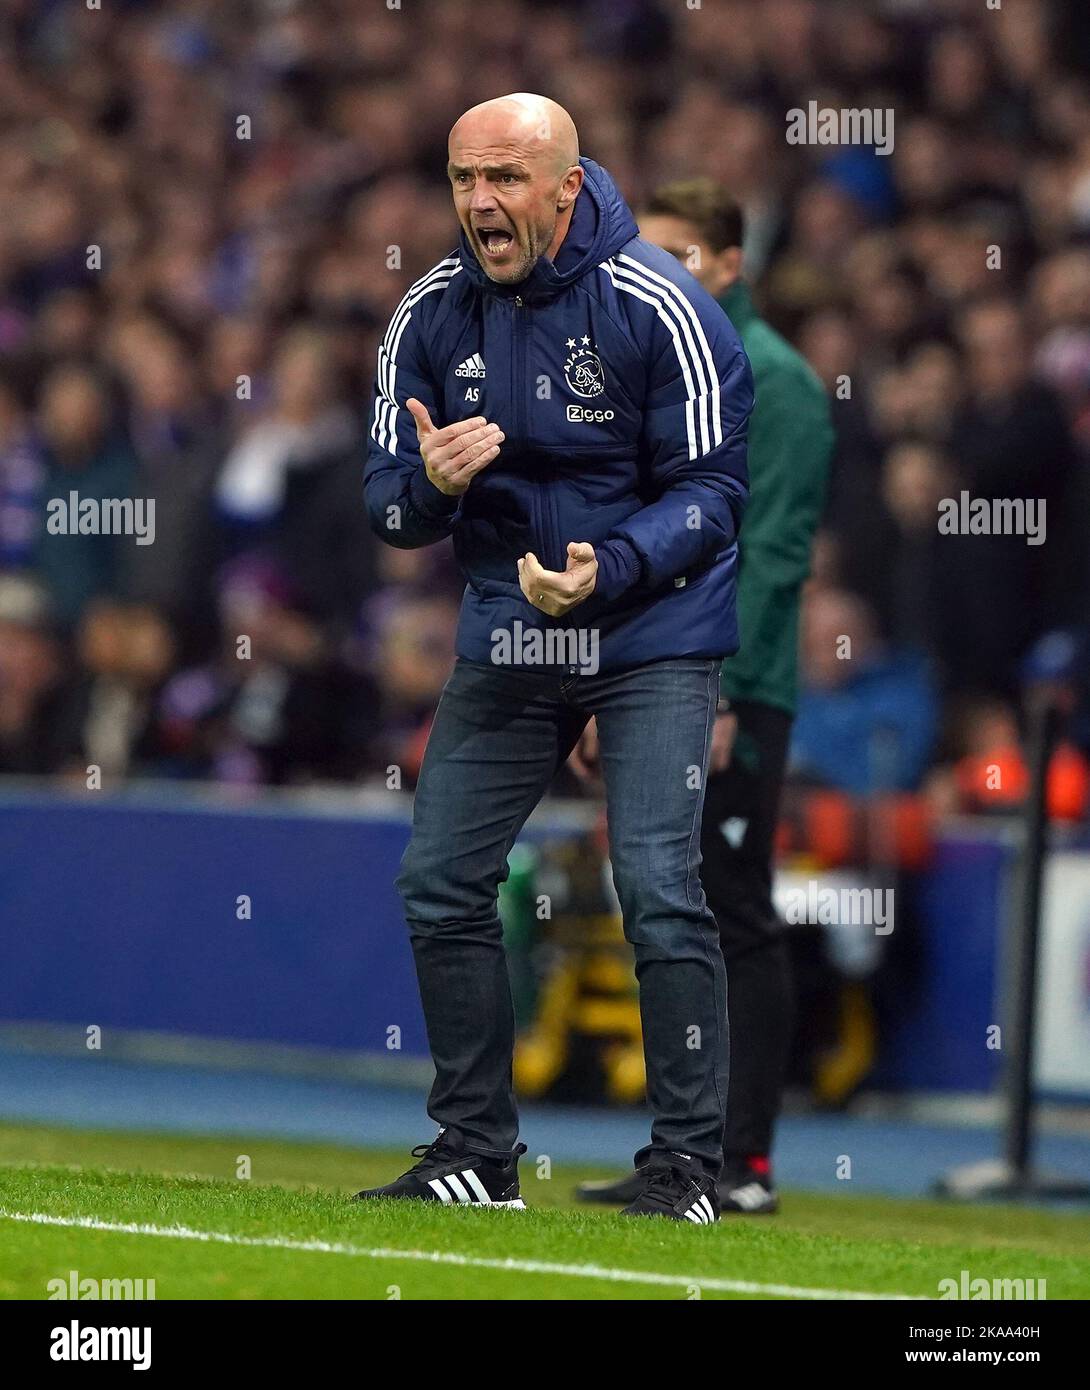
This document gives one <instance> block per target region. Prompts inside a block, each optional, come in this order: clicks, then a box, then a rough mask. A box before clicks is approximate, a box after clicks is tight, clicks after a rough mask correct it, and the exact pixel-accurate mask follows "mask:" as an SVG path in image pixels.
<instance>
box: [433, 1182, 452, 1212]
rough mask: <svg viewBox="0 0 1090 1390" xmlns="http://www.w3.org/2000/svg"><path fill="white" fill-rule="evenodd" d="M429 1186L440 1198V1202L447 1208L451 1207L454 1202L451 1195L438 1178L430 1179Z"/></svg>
mask: <svg viewBox="0 0 1090 1390" xmlns="http://www.w3.org/2000/svg"><path fill="white" fill-rule="evenodd" d="M428 1186H429V1187H430V1188H431V1190H432V1191H433V1192H434V1193H435V1195H436V1196H437V1197H438V1198H439V1200H440V1201H441V1202H442V1203H443V1205H444V1206H445V1207H449V1206H450V1204H451V1201H452V1198H451V1195H450V1193H449V1192H448V1191H447V1189H446V1188H445V1187H444V1186H443V1184H442V1183H441V1182H440V1180H439V1179H438V1178H429V1179H428Z"/></svg>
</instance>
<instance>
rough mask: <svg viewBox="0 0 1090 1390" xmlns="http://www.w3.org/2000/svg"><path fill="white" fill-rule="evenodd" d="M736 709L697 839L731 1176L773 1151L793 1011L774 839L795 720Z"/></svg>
mask: <svg viewBox="0 0 1090 1390" xmlns="http://www.w3.org/2000/svg"><path fill="white" fill-rule="evenodd" d="M731 708H732V709H733V711H734V713H735V714H736V715H737V716H738V732H737V736H736V738H735V742H734V749H733V753H732V756H731V761H730V765H729V767H727V769H726V770H725V771H723V772H718V773H714V774H712V775H711V776H710V777H709V778H708V786H707V791H706V795H705V801H704V819H703V823H702V827H701V838H700V848H701V853H702V855H703V864H702V866H701V869H700V877H701V881H702V882H703V884H704V892H705V894H706V896H707V899H708V906H709V907H710V908H711V910H712V912H713V913H714V914H715V920H716V922H717V923H718V925H719V937H720V941H721V943H722V947H723V958H724V960H725V962H726V967H727V1002H728V1009H729V1012H730V1070H729V1076H730V1081H729V1085H728V1088H727V1122H726V1133H725V1136H724V1145H723V1149H724V1155H723V1156H724V1171H726V1170H727V1168H728V1167H729V1164H730V1161H731V1159H732V1158H748V1157H750V1156H753V1155H756V1154H768V1153H770V1152H771V1149H772V1133H773V1129H774V1127H775V1123H776V1117H777V1115H778V1113H779V1109H780V1101H781V1096H782V1093H783V1086H784V1079H785V1076H786V1072H787V1065H788V1060H789V1057H790V1051H791V1039H792V1031H793V1028H794V1012H795V1011H794V994H793V986H792V979H791V962H790V957H789V955H788V948H787V943H786V940H785V937H784V927H783V924H782V923H781V921H780V919H779V917H778V916H777V914H776V911H775V908H774V907H773V905H772V851H773V841H774V838H775V833H776V824H777V820H778V818H779V807H780V795H781V792H782V790H783V779H784V769H785V766H786V762H787V746H788V741H789V739H790V736H791V722H792V721H791V717H790V715H788V714H786V713H785V712H784V711H783V710H779V709H774V708H773V707H772V706H770V705H762V704H757V703H754V702H749V701H738V702H735V703H732V706H731Z"/></svg>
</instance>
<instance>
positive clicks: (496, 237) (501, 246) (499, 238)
mask: <svg viewBox="0 0 1090 1390" xmlns="http://www.w3.org/2000/svg"><path fill="white" fill-rule="evenodd" d="M477 238H478V240H479V241H480V243H481V245H482V247H483V248H484V253H485V255H486V256H493V257H499V256H502V255H503V254H504V252H505V251H506V250H507V248H508V247H509V246H510V245H511V243H512V242H513V241H514V237H513V236H512V235H511V233H510V232H508V231H505V230H504V229H503V228H502V227H478V228H477Z"/></svg>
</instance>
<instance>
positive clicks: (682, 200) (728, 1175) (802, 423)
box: [579, 178, 834, 1214]
mask: <svg viewBox="0 0 1090 1390" xmlns="http://www.w3.org/2000/svg"><path fill="white" fill-rule="evenodd" d="M639 224H640V235H641V236H642V237H643V238H644V239H645V240H646V241H651V242H654V243H655V244H656V245H658V246H661V247H663V249H664V250H667V251H670V252H671V253H672V254H673V255H675V256H676V257H677V259H678V260H679V261H680V262H681V263H682V265H684V266H685V267H686V268H687V269H688V270H689V271H691V272H692V274H693V275H695V276H696V278H697V279H698V280H699V281H700V283H701V284H702V285H703V286H704V288H705V289H706V290H707V291H708V292H709V293H710V294H711V295H712V296H713V297H714V298H716V299H717V300H718V301H719V303H720V304H721V305H722V307H723V309H724V311H725V312H726V314H727V316H728V317H729V318H730V320H731V322H732V323H733V324H734V326H735V328H736V329H737V330H738V333H739V335H740V337H741V339H742V345H743V347H744V348H745V350H746V354H747V355H748V357H749V360H750V363H751V365H752V367H753V377H754V386H755V392H756V399H755V404H754V408H753V415H752V417H751V419H750V426H749V479H750V498H749V504H748V506H747V508H746V514H745V520H744V522H743V525H742V528H741V531H740V533H739V538H738V549H739V565H740V570H739V580H738V619H739V626H740V630H741V639H742V644H741V648H740V650H739V652H738V654H737V656H734V657H731V658H729V659H728V660H727V661H725V662H724V663H723V670H722V675H721V680H720V693H721V699H720V711H719V714H718V716H717V719H716V726H715V731H714V734H713V740H712V758H711V775H710V776H709V780H708V788H707V793H706V799H705V803H704V821H703V833H702V836H701V850H702V854H703V864H702V866H701V870H700V877H701V881H702V883H703V885H704V891H705V893H706V894H707V897H708V902H709V904H710V906H711V908H712V911H713V912H714V913H715V917H716V921H717V922H718V924H719V934H720V940H721V942H722V946H723V954H724V957H725V959H726V964H727V988H728V1003H729V1010H730V1025H731V1026H730V1073H729V1074H730V1084H729V1090H728V1097H727V1123H726V1133H725V1140H724V1164H723V1175H722V1178H721V1180H720V1184H719V1198H720V1203H721V1205H722V1209H723V1211H724V1212H727V1211H735V1212H744V1213H751V1214H760V1213H766V1212H773V1211H775V1210H776V1209H777V1206H778V1199H777V1196H776V1191H775V1188H774V1186H773V1182H772V1170H771V1162H770V1155H771V1150H772V1136H773V1129H774V1126H775V1122H776V1117H777V1115H778V1113H779V1108H780V1100H781V1095H782V1091H783V1084H784V1077H785V1073H786V1069H787V1063H788V1059H789V1053H790V1047H791V1037H792V1029H793V1021H794V1020H793V1015H794V998H793V988H792V981H791V974H790V960H789V956H788V951H787V945H786V942H785V940H784V935H783V927H782V923H781V922H780V920H779V917H778V915H777V913H776V911H775V908H774V907H773V904H772V858H773V842H774V838H775V832H776V824H777V821H778V818H779V804H780V796H781V792H782V788H783V778H784V768H785V765H786V761H787V746H788V741H789V738H790V734H791V723H792V719H793V717H794V713H795V702H796V695H797V681H798V673H797V665H798V626H799V599H800V592H801V589H802V585H803V581H804V580H805V579H806V577H807V575H808V574H809V569H810V550H811V545H812V542H813V538H814V532H815V531H816V529H817V526H818V522H819V520H820V517H821V513H822V508H823V506H824V501H825V489H826V483H827V480H828V474H829V464H830V460H831V458H832V453H833V443H834V436H833V427H832V420H831V416H830V410H829V402H828V397H827V395H826V393H825V389H824V387H823V386H822V384H821V382H820V381H819V380H818V378H817V376H816V375H815V373H814V372H813V371H812V370H811V368H810V367H809V365H808V364H807V362H806V361H805V360H804V358H803V357H802V356H801V355H800V354H799V353H798V352H796V351H795V349H794V348H793V347H792V346H791V345H790V343H788V342H787V341H786V340H785V339H784V338H782V337H781V336H780V335H779V334H778V333H777V332H776V331H775V330H774V329H773V328H771V327H770V326H769V325H768V324H767V323H765V322H764V320H763V319H761V318H760V316H759V315H758V313H757V311H756V309H755V308H754V305H753V299H752V297H751V295H750V291H749V287H748V286H747V285H746V283H745V281H744V279H743V278H742V236H743V230H744V227H743V215H742V212H741V209H740V208H739V207H738V205H737V204H736V203H735V202H734V201H733V200H732V199H731V198H730V196H729V194H728V193H727V192H726V191H725V190H724V189H723V188H721V187H720V186H719V185H717V184H716V183H715V182H714V181H713V180H711V179H703V178H700V179H690V180H685V181H682V182H678V183H672V184H669V185H667V186H665V187H663V188H660V189H659V190H658V191H657V192H656V193H655V194H654V196H653V197H652V198H651V200H650V202H649V203H648V205H647V208H646V210H645V212H644V213H643V215H642V216H641V217H640V218H639ZM590 756H591V757H593V753H591V754H590ZM640 1181H641V1179H640V1175H639V1174H633V1175H632V1176H631V1177H628V1178H625V1179H622V1181H621V1182H619V1183H595V1184H584V1185H583V1187H582V1188H580V1189H579V1195H580V1196H582V1197H583V1198H584V1199H585V1200H588V1201H607V1202H615V1201H628V1200H631V1198H630V1196H629V1195H628V1191H629V1188H630V1187H632V1186H633V1185H634V1184H638V1183H639V1182H640Z"/></svg>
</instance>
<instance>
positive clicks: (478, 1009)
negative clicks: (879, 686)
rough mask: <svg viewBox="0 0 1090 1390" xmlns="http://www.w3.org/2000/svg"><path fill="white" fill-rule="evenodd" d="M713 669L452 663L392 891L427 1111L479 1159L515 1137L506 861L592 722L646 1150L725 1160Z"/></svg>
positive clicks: (708, 1162)
mask: <svg viewBox="0 0 1090 1390" xmlns="http://www.w3.org/2000/svg"><path fill="white" fill-rule="evenodd" d="M718 674H719V666H718V663H717V662H715V661H710V660H703V659H699V658H692V659H688V658H686V659H679V660H672V661H658V662H650V663H648V664H647V665H644V666H635V667H628V668H625V669H624V670H617V671H606V672H599V673H596V674H594V675H587V674H580V673H578V672H577V671H576V670H569V671H568V672H567V673H565V671H563V670H559V671H557V670H554V671H552V672H542V671H527V670H525V669H515V668H511V667H501V666H489V665H483V664H480V663H477V662H470V661H464V660H461V659H459V661H458V662H457V664H456V666H455V669H454V671H453V673H452V675H451V677H450V680H449V681H448V682H447V685H446V688H445V690H444V691H443V696H442V699H441V701H440V703H439V708H438V710H437V712H436V716H435V722H434V724H433V726H432V730H431V736H430V738H429V740H428V746H427V752H426V753H425V756H424V763H423V768H422V770H421V775H420V783H419V786H418V788H417V793H416V804H415V809H414V814H413V834H412V840H411V842H410V844H409V847H408V849H407V850H406V852H405V856H404V859H403V860H402V864H401V872H400V875H399V877H398V889H399V891H400V893H401V896H402V900H403V902H404V905H405V912H406V917H407V920H408V925H409V932H410V935H411V939H412V947H413V954H414V957H415V960H416V970H417V976H418V979H419V982H420V994H421V999H422V1001H423V1006H424V1015H425V1018H426V1021H427V1029H428V1042H429V1045H430V1048H431V1053H432V1058H433V1061H434V1063H435V1071H436V1076H435V1084H434V1086H433V1087H432V1091H431V1096H430V1099H429V1104H428V1113H429V1114H430V1115H431V1116H432V1118H433V1119H434V1120H435V1121H436V1122H437V1123H439V1124H442V1125H448V1126H451V1127H453V1128H455V1129H457V1130H459V1131H460V1132H461V1133H462V1134H463V1135H464V1136H465V1138H466V1140H467V1142H468V1143H469V1144H470V1145H472V1146H474V1147H477V1148H481V1149H494V1150H503V1151H506V1150H509V1149H511V1148H512V1147H513V1145H514V1143H515V1141H516V1138H517V1134H518V1116H517V1113H516V1109H515V1100H514V1095H513V1091H512V1085H511V1058H512V1050H513V1047H514V1018H513V1012H512V1007H511V991H510V985H509V981H508V976H507V962H506V958H505V955H504V950H503V942H502V934H501V927H500V921H499V917H498V914H497V909H496V897H497V889H498V885H499V884H500V882H501V881H502V880H503V879H504V878H505V877H506V874H507V854H508V851H509V850H510V848H511V845H512V842H513V841H514V839H515V837H516V835H517V834H518V832H519V830H520V829H521V828H522V825H523V823H524V822H525V820H526V818H527V816H529V814H530V812H531V811H532V810H533V808H534V807H535V806H536V804H537V802H538V801H539V800H540V798H541V796H542V795H543V793H544V792H545V790H546V789H547V787H548V785H549V783H550V781H551V780H552V777H553V775H554V773H555V772H556V770H557V768H558V767H559V766H560V765H561V764H562V763H563V761H564V760H565V759H566V758H567V756H568V754H569V752H570V751H571V749H572V747H573V746H574V744H575V741H576V739H577V738H578V736H579V734H580V732H581V731H582V729H583V727H584V725H585V724H586V722H587V720H588V718H590V716H592V715H593V716H595V717H596V719H597V721H598V735H599V742H600V747H601V763H602V772H603V776H604V779H605V784H606V797H607V807H608V815H609V844H610V856H611V859H612V863H613V878H614V882H615V884H616V887H617V893H618V896H619V898H620V902H621V908H622V911H623V914H624V930H625V936H626V937H627V938H628V940H629V941H630V942H631V943H632V946H633V948H634V950H635V958H636V975H637V978H638V980H639V987H640V1015H641V1019H642V1023H643V1042H644V1054H645V1058H646V1063H647V1095H648V1103H649V1106H650V1109H651V1113H652V1128H651V1144H650V1147H649V1148H646V1149H642V1150H641V1151H640V1153H639V1154H638V1155H637V1161H638V1162H642V1161H644V1160H645V1159H646V1158H647V1157H649V1156H651V1155H652V1154H653V1153H654V1152H662V1151H667V1150H672V1151H675V1152H680V1153H683V1154H686V1155H688V1156H691V1157H692V1158H694V1159H697V1160H698V1161H699V1162H700V1163H701V1164H702V1165H703V1167H704V1169H705V1170H706V1171H707V1173H708V1174H709V1175H710V1176H712V1177H717V1176H718V1174H719V1169H720V1166H721V1163H722V1135H723V1122H724V1110H725V1099H726V1075H727V1017H726V974H725V970H724V966H723V956H722V952H721V950H720V946H719V935H718V931H717V929H716V924H715V919H714V918H713V916H712V914H711V912H710V911H709V909H708V906H707V903H706V901H705V898H704V891H703V889H702V887H701V885H700V876H699V867H700V820H701V812H702V809H703V803H704V784H705V780H706V776H707V760H708V748H709V744H710V740H711V730H712V724H713V721H714V718H715V705H716V698H717V689H718Z"/></svg>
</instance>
